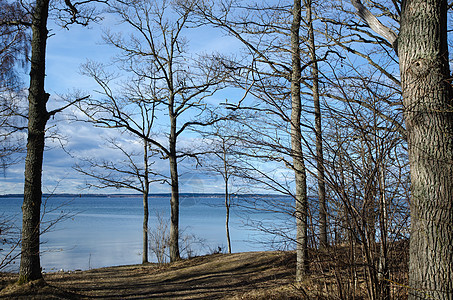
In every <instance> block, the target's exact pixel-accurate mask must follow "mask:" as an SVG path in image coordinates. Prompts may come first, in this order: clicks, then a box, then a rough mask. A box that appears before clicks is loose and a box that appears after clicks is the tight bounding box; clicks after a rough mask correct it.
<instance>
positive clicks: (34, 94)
mask: <svg viewBox="0 0 453 300" xmlns="http://www.w3.org/2000/svg"><path fill="white" fill-rule="evenodd" d="M48 10H49V1H48V0H37V1H36V5H35V8H34V11H33V20H32V32H33V36H32V42H31V46H32V54H31V70H30V88H29V95H28V102H29V112H28V140H27V156H26V158H25V174H24V175H25V184H24V203H23V205H22V213H23V216H22V252H21V260H20V273H19V281H20V282H28V281H31V280H36V279H40V278H42V274H41V263H40V258H39V255H40V253H39V235H40V218H41V197H42V191H41V180H42V162H43V153H44V134H45V127H46V123H47V120H48V119H49V114H48V112H47V109H46V104H47V101H48V99H49V94H47V93H46V92H45V90H44V79H45V62H46V44H47V17H48Z"/></svg>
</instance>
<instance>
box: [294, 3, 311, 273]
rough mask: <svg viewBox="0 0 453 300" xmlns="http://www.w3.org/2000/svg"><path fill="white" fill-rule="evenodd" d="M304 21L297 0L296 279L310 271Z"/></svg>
mask: <svg viewBox="0 0 453 300" xmlns="http://www.w3.org/2000/svg"><path fill="white" fill-rule="evenodd" d="M300 23H301V0H295V1H294V6H293V23H292V25H291V51H292V73H291V155H292V158H293V163H294V172H295V178H296V203H295V211H296V214H295V215H296V244H297V245H296V256H297V262H296V281H302V279H303V277H304V275H305V274H306V273H307V271H308V251H307V245H308V241H307V232H308V228H307V225H308V222H307V210H308V203H307V201H308V199H307V182H306V170H305V163H304V156H303V152H302V133H301V129H300V117H301V112H302V107H301V97H300V79H301V72H302V70H301V65H300V44H299V42H300V38H299V28H300Z"/></svg>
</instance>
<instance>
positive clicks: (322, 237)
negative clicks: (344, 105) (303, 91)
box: [305, 0, 329, 248]
mask: <svg viewBox="0 0 453 300" xmlns="http://www.w3.org/2000/svg"><path fill="white" fill-rule="evenodd" d="M305 6H306V9H307V23H308V43H309V45H308V47H309V52H310V60H311V61H312V64H311V76H312V88H311V90H312V93H313V107H314V111H315V134H316V168H317V169H318V203H319V244H320V247H321V248H326V247H328V245H329V241H328V239H327V202H326V184H325V175H324V155H323V151H322V126H321V106H320V104H319V69H318V61H317V59H316V43H315V35H314V32H313V17H312V1H311V0H306V2H305Z"/></svg>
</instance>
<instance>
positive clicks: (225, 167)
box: [223, 142, 231, 253]
mask: <svg viewBox="0 0 453 300" xmlns="http://www.w3.org/2000/svg"><path fill="white" fill-rule="evenodd" d="M223 176H224V177H223V178H224V179H225V209H226V216H225V230H226V237H227V243H228V253H231V239H230V225H229V224H230V193H229V191H228V179H229V174H228V164H227V154H226V149H225V142H224V143H223Z"/></svg>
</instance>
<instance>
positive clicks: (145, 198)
mask: <svg viewBox="0 0 453 300" xmlns="http://www.w3.org/2000/svg"><path fill="white" fill-rule="evenodd" d="M143 143H144V146H143V152H144V154H143V163H144V164H145V171H144V175H145V178H144V180H143V254H142V263H143V264H144V263H147V262H149V260H148V220H149V208H148V194H149V169H148V165H149V161H148V160H149V157H148V146H149V145H148V142H147V141H146V140H143Z"/></svg>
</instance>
